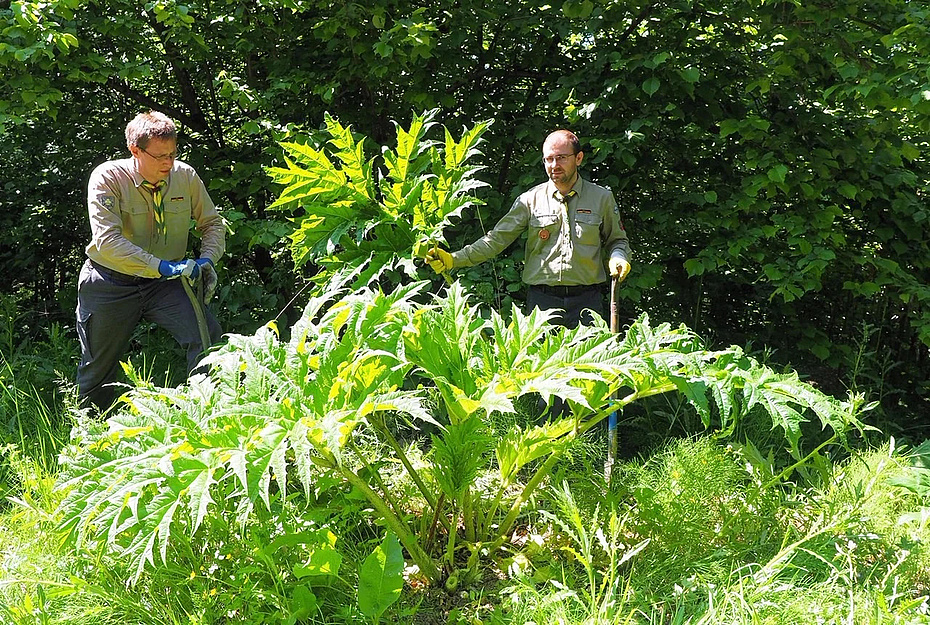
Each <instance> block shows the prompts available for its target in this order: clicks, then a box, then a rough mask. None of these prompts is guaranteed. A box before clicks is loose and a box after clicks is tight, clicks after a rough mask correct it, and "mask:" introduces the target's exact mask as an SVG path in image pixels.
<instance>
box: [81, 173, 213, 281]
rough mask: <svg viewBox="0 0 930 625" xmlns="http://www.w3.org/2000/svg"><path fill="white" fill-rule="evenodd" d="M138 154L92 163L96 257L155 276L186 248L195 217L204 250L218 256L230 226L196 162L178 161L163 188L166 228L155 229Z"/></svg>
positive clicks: (90, 251)
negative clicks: (163, 264) (160, 266)
mask: <svg viewBox="0 0 930 625" xmlns="http://www.w3.org/2000/svg"><path fill="white" fill-rule="evenodd" d="M143 180H144V179H143V177H142V175H141V174H140V173H139V170H138V167H137V166H136V159H134V158H126V159H119V160H114V161H107V162H106V163H103V164H101V165H99V166H98V167H97V168H96V169H94V171H93V173H92V174H91V175H90V181H89V182H88V185H87V209H88V216H89V217H90V229H91V240H90V243H89V244H88V245H87V247H86V249H85V251H86V253H87V256H88V258H90V259H91V260H92V261H94V262H96V263H99V264H101V265H103V266H104V267H108V268H110V269H112V270H114V271H118V272H120V273H124V274H128V275H134V276H141V277H146V278H157V277H159V275H160V274H159V273H158V264H159V263H160V262H161V261H162V260H180V259H182V258H184V256H185V255H186V253H187V245H188V233H189V231H190V225H191V220H193V221H194V223H195V225H196V228H197V230H198V232H199V233H200V235H201V249H200V256H201V257H207V258H210V259H211V260H213V261H214V262H216V261H218V260H219V259H220V257H221V256H222V255H223V252H224V251H225V249H226V231H225V226H224V224H223V218H222V217H220V215H219V213H217V211H216V207H215V206H214V204H213V200H211V199H210V195H209V194H208V193H207V189H206V187H205V186H204V184H203V181H202V180H201V179H200V176H198V175H197V172H196V171H194V168H193V167H191V166H190V165H188V164H186V163H183V162H181V161H175V162H174V166H173V167H172V169H171V172H170V173H169V174H168V177H167V179H166V181H165V186H164V188H163V189H162V197H163V202H164V206H165V222H166V233H165V234H164V235H163V236H160V235H158V234H157V233H156V228H155V222H154V209H153V205H152V202H153V199H152V192H151V191H150V190H148V189H146V188H144V187H143V186H142V182H143Z"/></svg>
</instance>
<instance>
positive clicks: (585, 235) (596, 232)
mask: <svg viewBox="0 0 930 625" xmlns="http://www.w3.org/2000/svg"><path fill="white" fill-rule="evenodd" d="M575 238H576V239H577V241H578V243H580V244H581V245H600V243H601V217H600V215H596V214H595V213H593V212H591V213H582V212H576V213H575Z"/></svg>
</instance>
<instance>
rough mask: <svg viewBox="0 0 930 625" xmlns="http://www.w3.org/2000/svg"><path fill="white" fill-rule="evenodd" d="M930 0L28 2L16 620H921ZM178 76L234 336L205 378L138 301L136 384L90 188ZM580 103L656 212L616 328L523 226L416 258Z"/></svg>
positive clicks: (632, 195)
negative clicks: (622, 451) (98, 407)
mask: <svg viewBox="0 0 930 625" xmlns="http://www.w3.org/2000/svg"><path fill="white" fill-rule="evenodd" d="M928 11H930V6H928V5H927V3H926V2H925V1H923V0H920V1H909V2H904V1H902V0H875V1H868V2H861V1H857V0H838V1H837V2H833V3H830V4H818V3H813V4H812V3H801V2H791V1H784V2H782V1H775V2H769V1H766V0H708V1H706V2H699V3H694V2H685V1H681V0H670V1H668V2H660V3H653V4H648V3H642V2H639V0H622V1H619V2H614V1H609V0H562V1H561V2H558V3H555V4H552V3H546V2H538V1H536V0H521V1H519V2H510V3H504V4H496V5H494V6H487V3H478V2H474V1H471V0H462V1H459V2H456V3H454V4H453V5H448V4H443V3H435V2H434V3H432V4H426V5H424V4H423V3H407V2H404V1H403V0H372V1H370V2H367V3H364V4H361V3H354V2H344V3H331V2H320V1H317V0H259V1H257V2H251V3H248V2H246V3H243V2H232V1H230V0H219V1H215V2H209V3H203V2H198V1H196V0H194V1H191V2H187V3H184V2H179V1H174V0H171V1H161V0H157V1H152V2H146V3H143V4H139V3H133V2H129V1H127V0H50V1H44V2H29V1H13V0H6V1H3V0H0V67H2V71H3V79H2V82H0V137H2V138H3V140H4V146H5V149H4V150H3V151H2V152H0V167H2V168H3V171H4V181H3V183H2V184H0V226H2V227H0V262H3V263H4V266H5V267H6V268H7V271H5V272H4V274H3V276H2V277H0V288H2V292H3V294H4V295H3V297H2V298H0V300H2V305H3V306H2V310H3V312H4V315H5V316H6V324H5V325H4V327H3V328H2V332H0V417H2V418H0V425H3V426H5V427H3V428H2V429H0V443H2V446H0V478H2V485H3V489H4V492H5V493H7V494H8V495H9V497H8V500H7V504H6V506H7V507H5V508H3V509H2V510H0V618H2V619H3V620H4V622H7V621H8V622H11V623H16V624H17V625H26V624H30V625H32V624H34V623H43V624H52V623H55V624H62V623H68V624H69V625H75V624H79V623H94V624H95V625H96V624H98V623H114V624H121V623H126V622H132V623H151V624H159V625H168V624H171V625H177V624H178V623H185V624H187V625H193V624H195V623H197V624H200V623H203V624H206V623H233V622H235V623H253V624H256V625H257V624H260V623H290V624H291V625H296V624H298V623H299V624H301V625H302V624H305V623H317V622H325V623H379V622H403V623H418V622H448V623H455V624H457V625H459V624H461V625H464V624H465V623H468V624H470V625H476V624H478V623H494V624H495V625H518V624H523V623H550V622H551V623H554V622H565V623H585V624H586V625H589V624H590V625H594V624H601V623H604V624H606V623H611V624H614V623H657V622H673V623H683V622H695V623H698V622H699V623H767V624H768V623H772V624H775V623H787V622H803V621H813V622H824V623H848V622H857V623H858V622H874V623H886V622H925V621H926V620H927V619H928V618H930V599H928V597H930V573H928V571H930V549H928V548H927V545H928V544H930V531H928V528H930V522H928V518H930V516H928V514H927V510H928V509H930V504H928V501H930V500H928V497H930V489H928V487H927V484H928V483H930V480H928V477H927V476H928V473H927V472H928V467H930V449H928V448H927V445H917V443H918V442H919V441H920V438H921V435H922V434H923V433H924V432H926V423H925V419H924V418H923V415H924V413H925V412H926V409H925V408H924V404H925V402H926V393H927V392H928V390H930V388H928V387H927V382H926V380H927V377H928V375H927V374H928V372H930V361H928V356H927V354H928V351H927V346H928V345H930V290H928V287H927V284H926V273H927V270H928V263H930V250H928V248H927V240H928V236H927V234H928V233H927V224H928V214H927V209H926V206H925V203H926V200H927V180H928V174H930V171H928V166H927V162H926V160H925V159H922V158H921V156H922V154H923V152H924V151H926V149H927V147H928V145H927V130H928V129H930V119H928V113H930V37H928V36H927V35H928V33H927V27H928V23H930V22H928V17H930V14H928ZM145 108H155V109H158V110H161V111H163V112H165V113H167V114H169V115H171V116H172V117H174V118H175V119H177V120H178V122H179V123H180V124H181V132H182V141H181V144H182V151H183V155H184V156H183V158H184V160H186V161H188V162H190V163H191V164H193V165H194V166H195V167H196V168H197V169H198V171H200V172H201V174H202V175H203V177H204V178H205V179H206V180H208V182H209V187H210V191H211V195H212V196H213V197H214V199H215V200H216V201H217V204H218V205H219V206H220V208H221V210H222V212H223V215H224V217H225V218H226V221H227V223H228V226H229V228H228V233H229V236H228V239H229V245H228V251H229V254H228V255H227V257H226V258H225V259H223V261H222V263H221V267H220V269H221V280H222V284H221V287H220V289H219V291H218V293H217V299H216V303H215V307H216V310H217V312H218V315H219V316H220V317H221V319H222V321H223V323H224V327H225V328H226V330H228V331H229V332H230V335H229V336H228V338H227V340H226V341H225V343H224V345H223V346H222V347H221V348H220V349H218V350H216V351H215V352H214V353H212V354H211V355H210V356H209V357H208V359H209V362H210V364H211V365H212V367H213V368H212V370H211V371H210V372H209V373H208V374H203V375H198V376H197V377H195V378H194V379H192V380H190V381H189V382H188V383H184V384H174V383H173V382H172V380H176V376H175V377H174V378H172V377H171V374H170V372H169V373H164V372H163V369H164V365H165V363H164V362H162V363H161V366H159V367H156V368H153V366H152V363H151V362H150V361H149V360H148V358H154V357H155V355H156V354H157V356H158V358H159V359H167V360H168V364H169V365H170V361H171V357H170V356H166V354H171V353H172V352H171V351H170V350H162V349H160V347H161V345H162V342H163V341H165V340H166V337H164V336H162V335H160V334H158V333H152V332H150V331H149V329H148V328H147V327H145V326H142V327H140V328H139V329H138V330H137V332H136V334H135V336H134V344H133V354H132V355H131V358H132V362H131V363H129V364H127V365H126V367H125V371H126V373H127V374H128V378H129V382H130V384H129V387H128V393H127V394H126V395H125V396H124V401H123V403H122V404H121V406H120V408H119V409H118V410H117V411H116V412H115V413H114V414H113V415H112V416H111V418H110V419H109V420H107V421H105V422H102V421H98V420H93V419H89V418H87V417H86V416H85V415H83V414H81V412H80V411H79V410H77V409H76V408H75V407H74V406H73V405H72V401H73V400H72V389H71V388H70V382H69V381H70V379H72V378H73V366H74V364H75V363H74V358H75V357H74V347H75V346H74V343H75V341H74V339H73V336H72V334H71V333H70V328H71V325H70V324H71V323H72V321H71V320H72V315H73V313H72V311H73V306H74V299H75V297H74V287H75V281H76V272H77V268H78V267H79V266H80V264H81V262H82V261H83V251H82V247H83V245H84V243H85V236H84V235H82V234H81V233H83V232H85V230H86V225H85V224H84V222H85V220H86V218H85V216H84V208H83V204H84V188H83V187H84V184H85V182H86V177H87V175H88V173H89V171H90V170H91V169H92V168H93V166H94V165H95V164H96V163H98V162H100V161H102V160H104V159H106V158H111V157H115V156H117V155H121V154H124V153H125V146H124V145H123V143H124V141H123V138H122V137H123V127H124V125H125V123H126V121H127V120H128V119H129V118H130V117H131V116H132V115H133V114H134V113H136V112H138V111H139V110H141V109H145ZM558 127H571V128H572V129H574V130H575V131H576V132H578V134H579V135H580V136H581V137H582V139H583V141H584V144H585V145H584V149H585V153H586V157H585V163H584V167H583V169H584V171H585V173H586V175H588V176H590V177H592V178H593V179H594V180H596V181H597V182H600V183H602V184H605V185H607V186H609V187H611V188H612V189H613V191H614V193H615V195H616V196H617V198H618V200H619V202H620V205H621V210H622V215H623V218H624V222H625V224H626V226H627V228H628V232H629V235H630V239H631V243H632V247H633V249H634V254H635V256H634V270H633V273H632V274H631V276H630V278H629V279H628V280H627V282H626V283H625V285H624V288H623V291H622V298H623V302H622V308H623V314H624V316H625V333H624V334H623V335H621V336H617V335H614V334H611V333H609V332H608V331H607V328H606V325H603V324H598V325H596V326H594V327H584V328H580V329H576V330H570V331H569V330H565V329H561V328H556V327H554V326H552V325H550V324H549V319H548V318H547V315H545V314H540V313H538V312H537V313H531V314H527V313H525V312H523V311H521V309H520V305H519V304H520V302H521V299H522V297H523V290H522V289H523V286H522V285H521V284H520V280H519V266H520V263H521V260H522V251H521V249H520V246H519V245H517V246H514V248H513V249H512V250H510V251H509V252H508V254H507V255H506V256H505V257H502V258H500V259H497V260H495V261H492V262H489V263H487V264H485V265H482V266H480V267H474V268H469V269H468V270H466V271H461V272H459V273H458V274H456V275H455V278H456V280H455V281H454V282H453V281H451V280H448V276H446V278H447V281H444V280H443V278H440V277H438V276H435V275H433V274H432V272H431V271H430V270H428V269H427V268H425V267H424V266H423V264H422V261H421V257H422V255H423V254H424V252H425V250H427V249H429V247H431V246H433V245H437V244H440V245H441V244H445V245H448V246H449V247H451V248H455V247H457V246H459V245H461V244H464V243H467V242H470V241H471V240H473V239H474V238H476V237H477V236H478V235H479V234H480V233H482V232H483V231H485V230H487V229H488V228H489V227H490V226H491V225H492V224H493V223H494V221H495V219H496V218H498V217H499V216H500V215H501V214H503V211H504V210H506V208H507V206H508V205H509V203H510V201H511V199H512V198H513V197H514V196H515V194H516V193H517V192H519V191H521V190H523V189H525V188H526V187H527V186H528V185H530V184H531V183H534V182H536V181H538V180H540V179H541V177H542V168H541V166H540V164H539V159H538V156H539V144H540V142H541V140H542V138H543V136H544V135H545V133H546V132H548V131H550V130H553V129H555V128H558ZM459 128H461V129H462V130H459ZM440 131H441V132H440ZM62 320H64V322H65V323H64V324H61V323H58V322H60V321H62ZM681 322H684V323H686V324H687V326H686V325H683V324H681ZM680 324H681V325H680ZM689 327H690V329H689ZM698 335H701V336H704V337H706V339H705V340H702V339H699V338H698ZM777 363H781V364H777ZM786 364H787V366H786ZM791 365H794V366H796V367H797V369H798V370H799V371H801V372H802V373H805V374H808V375H810V376H812V377H813V383H808V382H807V381H805V380H803V379H802V378H801V377H800V376H799V375H798V374H797V373H795V372H794V371H792V367H791ZM168 368H169V369H170V366H169V367H168ZM163 374H164V375H165V376H166V377H165V383H164V384H161V383H157V382H154V381H153V380H155V379H161V377H162V375H163ZM824 391H826V393H825V392H824ZM847 391H848V392H847ZM834 396H844V397H847V398H848V399H847V400H846V401H842V400H839V399H836V398H835V397H834ZM554 399H558V400H559V402H554V403H555V404H556V405H563V406H565V408H564V409H561V410H560V409H556V408H552V407H551V406H550V407H546V405H547V402H548V403H550V404H552V403H553V401H552V400H554ZM872 400H876V401H874V402H873V401H872ZM870 409H872V411H871V412H867V411H869V410H870ZM615 411H616V412H617V414H618V415H619V417H620V422H621V431H622V434H623V436H624V438H623V440H622V442H625V443H627V445H626V452H627V453H628V454H629V457H627V458H621V459H620V460H619V461H617V462H616V463H615V464H610V463H607V465H606V467H605V458H604V450H605V448H606V445H605V441H604V433H603V429H602V428H603V424H604V422H605V421H606V420H607V416H608V415H609V414H611V413H614V412H615ZM863 415H867V416H868V417H869V418H871V419H873V422H875V421H874V420H875V418H876V417H877V418H879V421H878V422H879V423H880V424H881V425H882V426H883V428H885V429H886V430H888V431H891V432H893V433H895V434H903V437H904V440H905V441H907V442H905V443H904V444H902V443H901V442H900V439H898V440H897V441H896V439H893V438H892V439H890V440H888V439H887V438H885V437H882V436H881V434H879V433H877V431H876V430H875V429H874V428H872V427H871V426H866V425H864V424H863V422H862V421H861V419H862V418H863ZM71 426H74V427H73V429H72V431H71V436H70V442H69V443H67V444H65V442H64V441H65V439H66V438H67V436H66V432H67V430H68V429H69V428H71ZM870 437H874V439H875V440H880V441H881V444H879V445H876V446H871V445H870V443H872V442H874V440H872V439H871V438H870ZM631 439H632V440H631ZM911 441H913V443H914V444H913V445H909V444H908V443H910V442H911ZM630 443H632V444H630ZM59 451H61V456H60V464H59V461H58V456H57V454H58V452H59ZM636 454H638V455H636ZM634 455H635V457H634Z"/></svg>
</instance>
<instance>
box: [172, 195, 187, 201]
mask: <svg viewBox="0 0 930 625" xmlns="http://www.w3.org/2000/svg"><path fill="white" fill-rule="evenodd" d="M183 199H184V196H183V195H178V196H175V197H173V198H171V201H172V202H180V201H181V200H183Z"/></svg>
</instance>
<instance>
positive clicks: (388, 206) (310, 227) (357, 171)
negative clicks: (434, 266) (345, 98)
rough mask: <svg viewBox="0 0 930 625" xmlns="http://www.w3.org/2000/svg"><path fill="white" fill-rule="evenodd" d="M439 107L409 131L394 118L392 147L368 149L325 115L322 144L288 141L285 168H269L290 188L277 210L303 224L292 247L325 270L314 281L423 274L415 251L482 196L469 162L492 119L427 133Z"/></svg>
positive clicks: (301, 259)
mask: <svg viewBox="0 0 930 625" xmlns="http://www.w3.org/2000/svg"><path fill="white" fill-rule="evenodd" d="M436 114H437V111H435V110H433V111H428V112H426V113H424V114H423V115H416V116H414V118H413V121H412V122H411V124H410V127H409V129H404V128H402V127H401V126H400V125H398V124H396V123H395V127H396V131H397V133H396V141H395V146H394V147H393V148H391V147H388V146H383V147H382V148H381V151H380V154H377V155H375V156H367V155H366V148H365V139H364V138H359V137H356V135H354V134H353V132H352V129H351V128H349V127H345V126H343V125H342V124H340V123H339V122H338V121H337V120H336V119H335V118H333V117H332V116H330V115H326V119H325V135H326V137H327V139H326V140H325V141H324V142H323V145H320V146H319V147H314V146H313V145H309V144H306V143H298V142H284V143H282V144H281V147H282V148H283V149H284V152H285V156H284V162H285V165H286V166H285V167H269V168H267V171H268V173H269V174H270V176H271V178H272V180H274V182H276V183H278V184H281V185H284V189H283V191H282V192H281V194H280V195H279V196H278V199H277V200H276V201H275V202H274V203H273V204H272V205H271V206H270V207H269V208H277V209H279V210H282V211H287V212H289V214H290V215H291V219H292V221H293V223H294V227H295V230H294V232H293V233H292V234H291V236H290V238H291V252H292V256H293V258H294V262H295V264H296V265H297V266H302V265H304V264H307V263H309V262H313V263H315V264H316V265H318V266H319V267H321V268H322V271H321V272H320V273H319V274H318V275H317V277H316V280H317V281H319V282H321V283H322V282H326V281H327V280H328V279H330V278H331V277H332V276H333V275H334V274H335V273H340V272H341V273H346V274H348V273H352V272H355V275H357V276H358V279H357V282H356V286H361V285H364V284H366V283H368V282H369V281H370V280H372V279H374V278H376V277H378V276H381V275H383V273H384V272H385V271H387V270H398V271H400V272H401V273H402V274H405V275H407V276H413V275H414V274H415V272H416V262H415V259H416V257H422V256H423V254H425V252H426V250H427V249H428V248H429V247H430V246H431V245H435V244H436V243H437V242H439V241H442V240H443V239H442V230H443V227H444V226H446V225H448V223H449V219H450V218H452V217H455V216H457V215H459V214H460V213H461V211H462V209H464V208H466V207H468V206H471V205H473V204H475V203H478V202H479V200H478V199H477V198H475V197H474V195H473V194H472V192H473V191H474V190H476V189H478V188H480V187H483V186H486V183H484V182H482V181H480V180H478V179H477V178H476V177H475V175H476V174H477V173H478V172H479V171H480V170H481V167H478V166H474V165H471V164H469V162H468V161H469V160H471V159H472V158H473V157H475V156H477V155H480V152H479V151H478V146H479V145H480V143H481V137H482V135H483V134H484V132H485V131H486V130H487V129H488V126H490V122H482V123H479V124H476V125H475V126H473V127H472V128H469V129H465V130H464V131H463V133H462V136H461V137H460V138H459V139H458V140H456V139H455V138H454V137H453V136H452V134H451V133H450V132H449V131H448V129H444V140H443V141H435V140H432V139H428V138H427V133H429V131H430V130H431V129H432V128H433V127H434V126H435V125H436V124H435V122H434V121H433V119H434V118H435V116H436Z"/></svg>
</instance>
